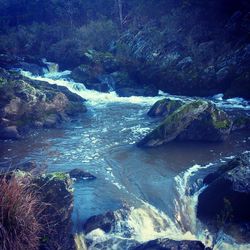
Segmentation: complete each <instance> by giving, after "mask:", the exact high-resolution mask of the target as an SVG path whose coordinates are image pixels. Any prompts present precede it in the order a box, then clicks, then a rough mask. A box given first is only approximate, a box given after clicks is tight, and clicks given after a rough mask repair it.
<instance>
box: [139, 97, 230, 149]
mask: <svg viewBox="0 0 250 250" xmlns="http://www.w3.org/2000/svg"><path fill="white" fill-rule="evenodd" d="M231 125H232V123H231V121H230V119H229V117H228V115H227V114H226V113H225V112H224V111H222V110H220V109H218V108H217V107H216V106H215V105H214V104H212V103H210V102H207V101H202V100H197V101H192V102H189V103H187V104H185V105H182V106H181V107H180V108H179V109H177V110H176V111H175V112H174V113H172V114H171V115H169V116H167V117H166V119H165V120H164V121H163V122H162V124H161V125H159V126H158V127H157V128H156V129H154V130H153V131H152V132H150V133H149V134H148V135H146V136H145V137H144V138H143V139H142V140H141V141H139V143H138V146H141V147H154V146H159V145H162V144H164V143H167V142H170V141H173V140H191V141H210V142H218V141H223V140H225V139H226V138H227V136H228V135H229V133H230V130H231Z"/></svg>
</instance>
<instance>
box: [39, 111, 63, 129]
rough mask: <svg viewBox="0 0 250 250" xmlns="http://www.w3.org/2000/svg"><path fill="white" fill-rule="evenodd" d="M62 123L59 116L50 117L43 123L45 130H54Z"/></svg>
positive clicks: (51, 115)
mask: <svg viewBox="0 0 250 250" xmlns="http://www.w3.org/2000/svg"><path fill="white" fill-rule="evenodd" d="M60 121H61V119H60V117H59V116H58V115H57V114H50V115H48V116H47V117H46V118H45V120H44V123H43V126H44V127H45V128H54V127H56V125H57V124H58V123H59V122H60Z"/></svg>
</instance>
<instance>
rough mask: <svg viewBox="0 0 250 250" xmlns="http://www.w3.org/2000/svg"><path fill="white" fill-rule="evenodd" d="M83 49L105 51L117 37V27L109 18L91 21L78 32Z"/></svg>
mask: <svg viewBox="0 0 250 250" xmlns="http://www.w3.org/2000/svg"><path fill="white" fill-rule="evenodd" d="M78 37H79V40H80V41H81V42H82V47H83V48H84V49H95V50H100V51H107V50H109V49H110V46H111V44H112V42H114V41H115V40H116V39H117V38H118V27H117V25H116V24H115V23H114V22H112V21H111V20H99V21H92V22H90V23H89V24H88V25H85V26H82V27H81V28H80V29H79V32H78Z"/></svg>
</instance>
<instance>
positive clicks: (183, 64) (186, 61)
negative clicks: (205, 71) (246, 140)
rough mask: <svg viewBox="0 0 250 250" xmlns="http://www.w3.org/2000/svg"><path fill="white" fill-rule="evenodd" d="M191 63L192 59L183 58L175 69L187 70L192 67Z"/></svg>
mask: <svg viewBox="0 0 250 250" xmlns="http://www.w3.org/2000/svg"><path fill="white" fill-rule="evenodd" d="M192 63H193V59H192V57H190V56H188V57H185V58H183V59H182V60H181V61H179V62H178V64H177V68H178V69H182V70H184V69H186V68H188V67H189V66H190V65H192Z"/></svg>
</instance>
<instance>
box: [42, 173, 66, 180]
mask: <svg viewBox="0 0 250 250" xmlns="http://www.w3.org/2000/svg"><path fill="white" fill-rule="evenodd" d="M47 177H49V178H50V179H57V180H61V181H64V180H67V179H68V178H69V174H67V173H63V172H54V173H51V174H48V175H47Z"/></svg>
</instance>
